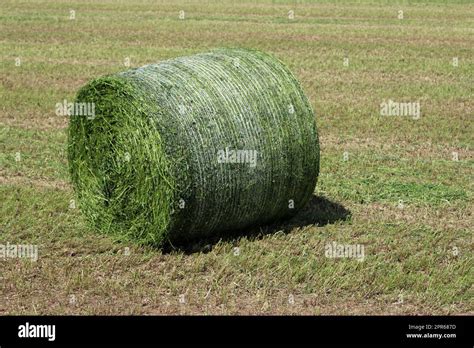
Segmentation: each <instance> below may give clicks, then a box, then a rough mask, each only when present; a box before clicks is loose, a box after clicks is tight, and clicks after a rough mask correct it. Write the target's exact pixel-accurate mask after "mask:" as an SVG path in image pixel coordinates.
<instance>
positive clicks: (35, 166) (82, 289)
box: [0, 0, 474, 314]
mask: <svg viewBox="0 0 474 348" xmlns="http://www.w3.org/2000/svg"><path fill="white" fill-rule="evenodd" d="M71 11H73V12H71ZM180 11H183V12H180ZM400 11H403V12H400ZM473 14H474V5H473V4H472V3H470V4H469V2H459V3H456V2H453V3H451V2H446V1H442V2H439V3H438V2H429V3H418V2H416V1H411V2H410V3H408V2H400V3H398V4H397V3H394V2H388V1H380V2H376V1H359V2H354V3H352V4H351V3H345V2H342V1H323V2H314V3H310V2H298V3H297V2H291V3H284V2H279V1H277V2H271V1H264V2H255V1H247V2H237V1H233V2H230V1H227V2H217V1H209V2H198V1H186V2H179V1H173V2H171V1H170V2H164V1H162V2H155V1H151V0H130V1H117V2H116V1H111V0H105V1H65V0H64V1H60V0H46V1H26V2H19V1H11V0H2V2H1V4H0V29H1V30H0V32H1V39H0V58H1V75H0V81H1V86H0V100H1V108H0V122H1V133H0V185H1V187H0V191H1V192H0V197H1V212H0V217H1V230H0V244H4V245H6V244H7V243H10V244H33V245H37V246H38V252H39V257H38V260H37V261H36V262H34V261H31V260H28V259H23V258H4V259H0V270H1V272H0V294H1V295H0V314H131V313H133V314H144V313H147V314H201V313H203V314H466V313H470V314H473V313H474V302H473V298H474V296H473V295H474V289H473V278H474V272H473V266H474V262H473V257H472V255H473V254H472V252H473V232H472V230H473V225H474V223H473V167H474V160H473V155H474V151H473V134H474V127H473V114H474V112H473V111H474V104H473V85H474V84H473V82H474V79H473V76H474V59H473V57H474V35H473V34H474V15H473ZM180 17H181V18H180ZM183 17H184V18H183ZM220 46H234V47H235V46H242V47H251V48H257V49H261V50H264V51H268V52H270V53H272V54H274V55H275V56H277V57H278V58H280V59H281V60H283V61H284V62H285V63H286V64H287V65H288V66H289V67H290V69H291V70H292V71H293V72H294V74H295V75H296V76H297V77H298V79H299V80H300V81H301V83H302V86H303V88H304V90H305V92H306V94H307V96H308V98H309V99H310V101H311V103H312V105H313V108H314V110H315V112H316V115H317V122H318V127H319V131H320V142H321V155H322V157H321V175H320V178H319V182H318V185H317V188H316V192H315V197H314V198H313V200H312V201H311V203H310V204H309V206H308V207H307V208H306V209H305V210H304V211H303V212H301V213H300V214H299V215H298V216H296V217H295V218H294V219H293V220H291V221H288V222H286V223H284V224H280V225H274V226H265V227H262V228H260V229H255V230H252V231H240V235H241V237H238V236H230V237H229V238H226V239H223V240H220V241H203V242H202V243H198V244H196V245H193V246H190V247H189V248H188V249H186V250H165V251H159V250H155V249H153V248H149V247H140V246H138V245H135V244H124V243H119V242H117V241H114V240H113V239H111V238H110V237H108V236H104V235H100V234H97V233H95V232H93V231H92V230H91V229H90V228H88V226H87V225H86V224H85V222H84V220H83V218H82V217H81V214H80V211H79V210H78V209H77V208H75V204H74V201H72V202H71V200H74V194H73V190H72V187H71V185H70V183H69V179H68V170H67V161H66V151H65V150H66V141H67V138H66V127H67V124H68V119H67V117H64V116H57V115H56V113H55V105H56V103H61V102H62V101H63V100H65V99H66V100H69V101H71V100H73V98H74V95H75V93H76V91H77V90H78V88H79V87H80V86H82V85H84V84H85V83H86V82H87V81H88V80H90V79H92V78H94V77H97V76H100V75H103V74H107V73H113V72H117V71H121V70H124V69H127V67H126V66H125V65H126V63H127V62H130V66H131V67H137V66H141V65H144V64H147V63H152V62H156V61H160V60H164V59H167V58H172V57H177V56H183V55H188V54H192V53H197V52H201V51H205V50H208V49H211V48H214V47H220ZM388 100H392V101H397V102H410V103H419V105H420V109H421V114H420V117H419V118H418V117H410V116H383V115H381V112H380V110H381V103H383V102H384V101H388ZM332 243H337V244H338V245H348V244H349V245H359V246H363V247H364V251H365V257H364V259H363V260H361V261H359V260H357V259H355V258H350V257H346V258H330V257H327V256H326V253H325V250H326V246H327V245H328V244H331V245H332Z"/></svg>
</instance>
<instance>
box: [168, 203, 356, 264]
mask: <svg viewBox="0 0 474 348" xmlns="http://www.w3.org/2000/svg"><path fill="white" fill-rule="evenodd" d="M350 217H351V212H350V211H349V210H348V209H346V208H344V206H342V205H341V204H339V203H336V202H333V201H331V200H329V199H327V198H326V197H322V196H315V195H313V196H312V197H311V199H310V201H309V202H308V204H307V205H306V206H305V207H304V208H303V209H301V210H300V211H299V212H298V213H296V215H295V216H293V217H291V218H289V219H287V220H282V221H277V222H274V223H272V224H267V225H263V226H258V227H253V228H249V229H245V230H244V231H242V230H240V231H239V230H237V231H223V232H221V233H218V234H217V235H216V236H214V237H212V238H205V239H200V240H198V241H194V242H190V243H185V244H178V245H176V244H175V245H166V246H164V248H163V252H164V253H170V252H172V251H179V252H183V253H185V254H188V255H189V254H193V253H196V252H203V253H207V252H209V251H211V250H212V247H213V246H214V245H215V244H217V243H218V242H220V241H223V242H235V241H237V240H238V239H239V238H242V237H247V238H248V239H250V240H255V239H261V238H263V237H264V236H266V235H269V234H274V233H277V232H279V233H284V234H287V233H289V232H290V231H292V230H293V229H294V228H302V227H306V226H310V225H316V226H325V225H327V224H332V223H335V222H338V221H347V220H349V219H350Z"/></svg>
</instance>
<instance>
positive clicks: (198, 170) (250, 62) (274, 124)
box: [68, 49, 319, 245]
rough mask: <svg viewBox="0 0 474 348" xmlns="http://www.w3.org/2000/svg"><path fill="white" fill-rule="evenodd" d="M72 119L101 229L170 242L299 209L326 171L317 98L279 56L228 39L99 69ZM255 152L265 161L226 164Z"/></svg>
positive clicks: (73, 145) (74, 143)
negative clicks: (223, 157)
mask: <svg viewBox="0 0 474 348" xmlns="http://www.w3.org/2000/svg"><path fill="white" fill-rule="evenodd" d="M77 101H78V102H89V103H94V105H95V117H94V118H90V119H88V118H86V117H78V116H76V117H72V118H71V122H70V127H69V148H68V155H69V164H70V172H71V177H72V181H73V184H74V186H75V189H76V192H77V195H78V198H79V201H80V206H81V209H82V211H83V212H84V214H85V216H87V217H88V218H89V220H91V221H92V222H93V223H94V225H95V226H96V227H97V228H98V229H99V230H101V231H105V232H111V233H113V234H114V235H116V236H118V237H120V238H129V239H132V240H137V241H139V242H142V243H147V244H154V245H162V244H163V243H164V242H172V243H173V242H183V241H187V240H191V239H197V238H202V237H209V236H211V235H215V234H217V233H220V232H223V231H228V230H237V229H241V228H245V227H249V226H251V225H256V224H263V223H267V222H271V221H274V220H276V219H280V218H284V217H287V216H290V215H292V214H294V212H295V211H297V210H298V209H299V208H301V207H302V206H303V205H304V204H305V203H306V202H307V201H308V199H309V198H310V196H311V194H312V192H313V191H314V186H315V184H316V179H317V175H318V171H319V146H318V137H317V131H316V125H315V120H314V114H313V112H312V109H311V106H310V104H309V102H308V100H307V98H306V97H305V96H304V94H303V92H302V90H301V87H300V86H299V84H298V82H297V81H296V79H295V78H294V77H293V75H292V74H291V73H290V72H289V70H288V69H287V68H286V67H285V66H284V65H283V64H282V63H281V62H280V61H278V60H277V59H275V58H273V57H271V56H269V55H267V54H264V53H261V52H258V51H253V50H252V51H251V50H244V49H219V50H215V51H212V52H210V53H204V54H198V55H195V56H190V57H182V58H177V59H173V60H168V61H164V62H162V63H160V64H152V65H147V66H144V67H141V68H137V69H132V70H128V71H125V72H122V73H119V74H115V75H111V76H107V77H103V78H99V79H97V80H94V81H92V82H91V83H89V84H88V85H86V86H85V87H83V88H82V89H81V90H80V91H79V93H78V96H77ZM226 149H228V150H231V151H232V150H234V151H237V150H245V151H246V152H247V153H249V152H252V153H253V154H254V155H255V156H256V157H255V158H256V160H255V162H254V163H250V161H249V158H247V161H245V160H244V162H239V161H237V163H236V162H235V161H233V160H230V161H228V162H224V163H222V161H219V152H222V151H226Z"/></svg>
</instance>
